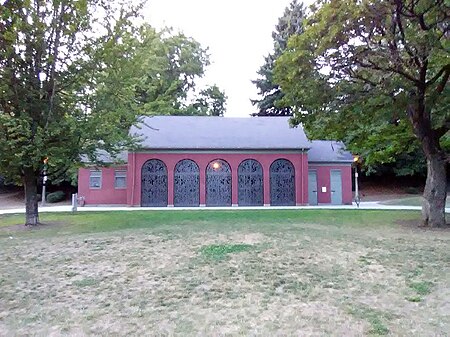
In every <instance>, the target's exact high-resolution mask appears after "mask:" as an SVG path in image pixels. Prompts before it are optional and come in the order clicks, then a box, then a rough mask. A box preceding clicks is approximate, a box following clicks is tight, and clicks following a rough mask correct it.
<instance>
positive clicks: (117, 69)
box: [0, 0, 208, 225]
mask: <svg viewBox="0 0 450 337" xmlns="http://www.w3.org/2000/svg"><path fill="white" fill-rule="evenodd" d="M140 8H141V4H137V5H133V4H130V3H128V2H126V3H123V4H122V3H119V2H108V1H102V0H86V1H76V0H56V1H49V0H34V1H26V0H7V1H4V2H2V4H1V5H0V153H1V154H2V155H1V156H0V174H1V175H4V176H6V178H7V179H8V180H11V181H15V182H17V183H21V184H23V186H24V189H25V196H26V222H25V223H26V224H27V225H37V224H38V223H39V213H38V201H37V196H36V194H37V182H38V180H39V179H41V177H42V170H43V167H44V163H43V161H44V159H45V158H48V159H49V160H48V170H47V174H48V176H49V178H50V179H53V178H56V177H59V176H61V175H62V174H63V173H64V172H66V171H67V170H69V169H71V168H73V167H74V165H75V164H76V163H78V162H79V161H80V156H81V155H85V156H87V157H88V158H89V159H90V161H91V162H97V163H101V162H100V160H99V158H98V156H97V155H98V152H99V151H100V150H105V151H107V152H108V153H110V154H111V155H112V156H114V155H115V154H117V153H118V152H119V151H120V150H123V149H124V148H128V147H132V146H134V145H136V140H134V139H132V138H131V137H130V136H129V135H128V130H129V127H130V126H131V125H133V124H134V123H136V121H137V119H138V117H139V116H140V115H143V114H170V113H173V112H175V111H179V110H180V109H183V108H184V105H183V104H184V103H183V100H184V99H185V98H186V97H187V95H188V93H189V90H191V89H193V88H194V87H195V83H194V82H195V81H194V80H195V79H196V78H198V77H199V76H201V75H202V74H203V71H204V67H205V66H206V65H207V64H208V55H207V54H206V51H205V50H204V49H202V48H201V46H200V45H199V44H198V43H197V42H196V41H194V40H193V39H191V38H187V37H185V36H183V35H181V34H178V35H171V34H170V32H168V31H167V30H164V31H162V32H157V31H156V30H154V29H153V28H152V27H150V26H148V25H145V24H144V25H140V26H137V25H135V24H134V22H136V18H138V17H139V12H140Z"/></svg>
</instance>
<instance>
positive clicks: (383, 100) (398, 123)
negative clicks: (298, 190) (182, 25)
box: [275, 0, 450, 226]
mask: <svg viewBox="0 0 450 337" xmlns="http://www.w3.org/2000/svg"><path fill="white" fill-rule="evenodd" d="M319 6H320V7H319V8H315V9H313V11H314V13H313V14H312V15H311V17H310V18H309V19H308V24H307V26H306V28H305V32H304V33H303V34H301V35H297V36H293V37H292V38H291V39H290V41H289V47H288V49H287V50H286V51H285V53H283V55H282V56H281V57H280V58H279V59H278V60H277V62H276V67H275V79H276V81H277V82H278V83H280V85H281V88H282V90H283V92H284V93H285V94H286V96H285V99H284V101H285V104H290V105H291V106H294V107H295V113H294V118H293V123H294V124H299V123H303V124H304V126H305V128H306V130H307V131H308V133H309V135H310V136H312V137H319V138H328V139H330V138H336V139H339V140H344V141H346V143H347V144H348V145H349V148H350V150H352V149H368V150H369V151H373V150H374V149H376V151H374V152H375V153H378V156H380V157H381V158H383V157H390V156H395V155H396V154H398V153H401V152H402V151H403V150H406V151H407V152H410V151H411V150H412V149H414V147H415V146H416V144H418V145H419V146H420V148H421V150H422V151H423V154H424V156H425V158H426V161H427V168H428V170H427V179H426V186H425V191H424V202H423V208H422V216H423V225H428V226H443V225H445V223H446V222H445V200H446V196H447V188H446V187H447V177H446V165H447V163H448V148H447V147H446V146H447V145H446V144H448V138H449V127H450V109H449V100H450V92H449V88H448V85H447V82H448V78H449V75H450V63H449V51H448V50H449V49H448V48H449V42H448V41H449V40H448V37H449V27H450V26H449V24H448V18H449V11H450V9H449V6H448V5H447V2H445V1H444V0H377V1H375V0H370V1H369V0H368V1H355V0H324V1H320V2H319ZM382 144H384V145H382Z"/></svg>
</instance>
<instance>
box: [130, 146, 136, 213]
mask: <svg viewBox="0 0 450 337" xmlns="http://www.w3.org/2000/svg"><path fill="white" fill-rule="evenodd" d="M135 184H136V152H133V181H132V183H131V206H134V185H135Z"/></svg>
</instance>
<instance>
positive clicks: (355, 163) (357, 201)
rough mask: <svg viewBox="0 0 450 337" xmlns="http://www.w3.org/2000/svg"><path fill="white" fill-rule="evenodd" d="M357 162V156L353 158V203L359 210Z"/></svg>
mask: <svg viewBox="0 0 450 337" xmlns="http://www.w3.org/2000/svg"><path fill="white" fill-rule="evenodd" d="M358 161H359V156H357V155H356V156H354V157H353V163H354V166H355V203H356V207H358V208H359V203H360V201H361V199H360V197H359V186H358Z"/></svg>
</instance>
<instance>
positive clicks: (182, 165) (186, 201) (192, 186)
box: [173, 159, 200, 206]
mask: <svg viewBox="0 0 450 337" xmlns="http://www.w3.org/2000/svg"><path fill="white" fill-rule="evenodd" d="M173 204H174V206H199V205H200V171H199V169H198V165H197V164H196V163H195V162H194V161H192V160H189V159H184V160H181V161H179V162H178V163H177V165H176V166H175V172H174V199H173Z"/></svg>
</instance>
